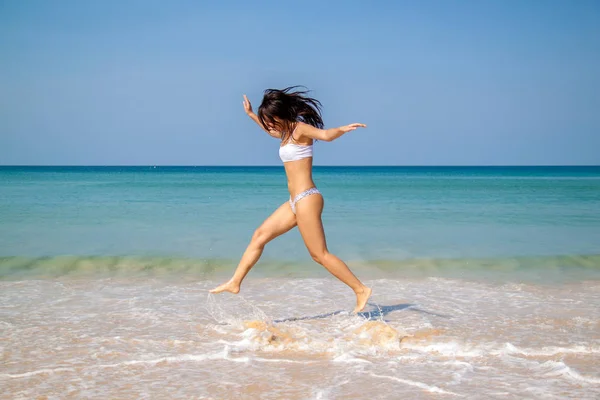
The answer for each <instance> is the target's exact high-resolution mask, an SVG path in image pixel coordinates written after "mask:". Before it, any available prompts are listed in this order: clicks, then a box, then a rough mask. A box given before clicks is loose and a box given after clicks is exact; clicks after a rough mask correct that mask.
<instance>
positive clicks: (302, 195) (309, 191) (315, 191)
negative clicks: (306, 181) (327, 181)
mask: <svg viewBox="0 0 600 400" xmlns="http://www.w3.org/2000/svg"><path fill="white" fill-rule="evenodd" d="M311 194H321V192H319V189H317V188H316V187H312V188H310V189H306V190H305V191H304V192H302V193H298V194H297V195H296V197H294V200H292V198H291V197H290V206H291V207H292V212H293V213H294V215H295V214H296V203H298V202H299V201H300V200H302V199H303V198H305V197H306V196H310V195H311Z"/></svg>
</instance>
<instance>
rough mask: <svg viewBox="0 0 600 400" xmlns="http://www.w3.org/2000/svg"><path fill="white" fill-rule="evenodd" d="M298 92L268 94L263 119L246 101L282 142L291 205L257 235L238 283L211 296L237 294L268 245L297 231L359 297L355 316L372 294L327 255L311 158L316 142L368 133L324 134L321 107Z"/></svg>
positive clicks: (326, 131)
mask: <svg viewBox="0 0 600 400" xmlns="http://www.w3.org/2000/svg"><path fill="white" fill-rule="evenodd" d="M295 89H296V87H289V88H286V89H283V90H277V89H267V90H266V91H265V95H264V97H263V101H262V104H261V105H260V107H259V108H258V115H256V114H255V113H254V112H253V111H252V105H251V104H250V101H249V100H248V98H247V97H246V95H244V102H243V104H244V109H245V111H246V114H248V116H249V117H250V118H252V120H253V121H254V122H256V123H257V124H258V126H260V127H261V128H262V129H264V130H265V131H266V132H267V133H268V134H269V135H271V136H273V137H275V138H278V139H281V145H280V147H279V156H280V158H281V160H282V161H283V165H284V167H285V173H286V175H287V180H288V189H289V191H290V200H289V201H286V202H285V203H283V204H282V205H281V206H280V207H279V208H278V209H277V210H275V212H274V213H273V214H271V216H270V217H268V218H267V219H266V220H265V221H264V222H263V223H262V225H261V226H260V227H259V228H258V229H257V230H256V231H255V232H254V235H253V236H252V240H251V241H250V244H249V245H248V248H247V249H246V251H245V252H244V255H243V256H242V259H241V260H240V263H239V265H238V267H237V269H236V271H235V273H234V275H233V277H232V278H231V279H230V280H229V281H228V282H226V283H224V284H222V285H220V286H218V287H216V288H214V289H212V290H211V291H210V292H211V293H220V292H224V291H228V292H231V293H234V294H235V293H238V292H239V291H240V285H241V283H242V280H243V279H244V277H245V276H246V274H247V273H248V271H250V269H251V268H252V267H253V266H254V264H256V262H257V261H258V259H259V258H260V256H261V254H262V252H263V249H264V247H265V245H266V244H267V243H269V242H270V241H271V240H273V239H275V238H276V237H277V236H279V235H282V234H284V233H285V232H287V231H289V230H290V229H292V228H294V227H295V226H298V229H299V230H300V234H301V235H302V239H303V240H304V244H306V247H307V249H308V251H309V253H310V255H311V256H312V258H313V259H314V260H315V261H316V262H317V263H319V264H321V265H322V266H324V267H325V268H327V270H328V271H329V272H331V273H332V274H333V275H334V276H335V277H336V278H338V279H339V280H341V281H342V282H344V283H345V284H346V285H348V286H350V288H352V290H353V291H354V293H355V294H356V307H355V308H354V312H359V311H362V309H363V308H364V307H365V305H366V304H367V300H368V299H369V296H370V295H371V289H370V288H368V287H366V286H365V285H363V284H362V283H361V282H360V281H359V280H358V278H356V276H354V274H353V273H352V271H350V269H349V268H348V266H347V265H346V264H345V263H344V262H343V261H342V260H340V259H339V258H338V257H336V256H335V255H333V254H331V253H330V252H329V251H328V250H327V244H326V242H325V233H324V231H323V224H322V222H321V213H322V211H323V197H322V195H321V193H320V192H319V191H318V190H317V188H316V187H315V184H314V182H313V180H312V154H313V141H314V140H323V141H326V142H331V141H332V140H335V139H337V138H339V137H340V136H342V135H343V134H344V133H348V132H350V131H353V130H355V129H356V128H365V127H366V125H364V124H350V125H346V126H341V127H339V128H333V129H323V119H322V118H321V111H320V109H321V103H320V102H319V101H318V100H315V99H313V98H310V97H307V96H306V93H307V92H305V91H294V90H295Z"/></svg>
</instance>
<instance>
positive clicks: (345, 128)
mask: <svg viewBox="0 0 600 400" xmlns="http://www.w3.org/2000/svg"><path fill="white" fill-rule="evenodd" d="M366 127H367V125H365V124H359V123H354V124H350V125H344V126H340V129H341V130H342V131H343V132H344V133H347V132H350V131H353V130H355V129H356V128H366Z"/></svg>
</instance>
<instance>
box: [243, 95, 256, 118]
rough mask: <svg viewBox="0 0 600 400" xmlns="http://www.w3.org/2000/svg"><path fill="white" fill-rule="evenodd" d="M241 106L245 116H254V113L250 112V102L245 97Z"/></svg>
mask: <svg viewBox="0 0 600 400" xmlns="http://www.w3.org/2000/svg"><path fill="white" fill-rule="evenodd" d="M243 104H244V111H246V114H248V115H251V114H254V111H252V104H250V100H248V98H247V97H246V95H244V102H243Z"/></svg>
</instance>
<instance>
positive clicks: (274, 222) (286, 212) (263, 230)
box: [210, 201, 296, 294]
mask: <svg viewBox="0 0 600 400" xmlns="http://www.w3.org/2000/svg"><path fill="white" fill-rule="evenodd" d="M295 226H296V216H295V215H294V213H293V212H292V208H291V207H290V204H289V202H287V201H286V202H285V203H284V204H282V205H281V206H280V207H279V208H278V209H277V210H275V212H273V214H271V215H270V216H269V217H268V218H267V219H266V220H265V221H264V222H263V223H262V225H261V226H260V227H259V228H258V229H257V230H256V231H254V235H252V240H251V241H250V244H249V245H248V247H247V248H246V251H245V252H244V255H243V256H242V259H241V260H240V263H239V264H238V266H237V269H236V270H235V273H234V274H233V277H232V278H231V279H230V280H229V281H227V282H225V283H224V284H222V285H220V286H217V287H216V288H214V289H212V290H211V291H210V292H211V293H220V292H224V291H227V292H231V293H234V294H235V293H238V292H239V291H240V285H241V284H242V280H244V277H245V276H246V274H247V273H248V271H250V269H251V268H252V267H253V266H254V264H256V262H257V261H258V259H259V258H260V256H261V254H262V252H263V249H264V248H265V245H266V244H267V243H269V242H270V241H271V240H273V239H275V238H276V237H277V236H279V235H282V234H284V233H286V232H287V231H289V230H290V229H292V228H293V227H295Z"/></svg>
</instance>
